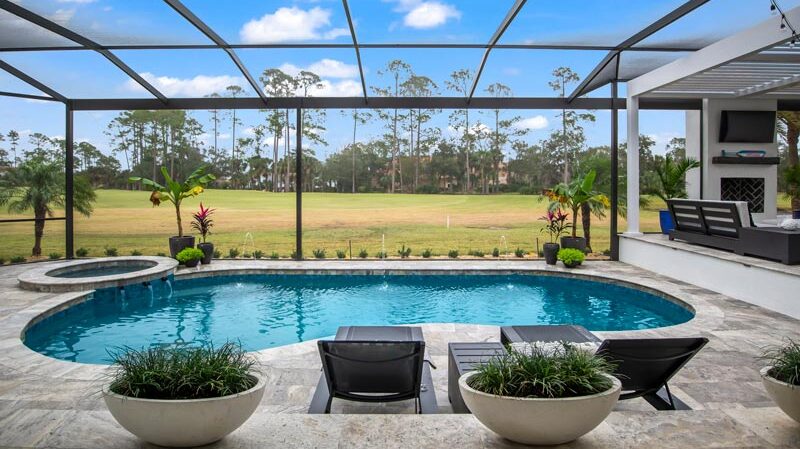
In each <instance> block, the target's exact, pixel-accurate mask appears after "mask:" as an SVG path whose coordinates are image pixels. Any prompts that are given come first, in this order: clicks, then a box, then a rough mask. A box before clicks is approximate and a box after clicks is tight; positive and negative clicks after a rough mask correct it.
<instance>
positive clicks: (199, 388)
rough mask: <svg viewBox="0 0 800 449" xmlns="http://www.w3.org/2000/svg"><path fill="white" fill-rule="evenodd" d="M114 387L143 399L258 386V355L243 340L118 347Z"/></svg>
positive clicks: (218, 394) (201, 395) (213, 394)
mask: <svg viewBox="0 0 800 449" xmlns="http://www.w3.org/2000/svg"><path fill="white" fill-rule="evenodd" d="M110 355H111V357H112V359H113V372H112V374H111V382H110V385H109V390H110V391H111V392H113V393H117V394H120V395H123V396H128V397H134V398H142V399H166V400H175V399H204V398H217V397H222V396H228V395H232V394H236V393H241V392H243V391H246V390H249V389H250V388H253V387H254V386H255V385H256V384H257V379H256V378H255V377H254V376H253V374H252V373H253V372H254V367H255V363H256V362H255V359H254V358H253V357H252V356H250V355H248V354H247V353H246V352H245V351H244V349H242V347H241V345H239V344H237V343H231V342H229V343H225V344H224V345H222V346H219V347H215V346H213V345H211V344H208V345H203V346H159V347H154V348H144V349H133V348H129V347H124V348H121V349H119V350H117V351H115V352H112V353H111V354H110Z"/></svg>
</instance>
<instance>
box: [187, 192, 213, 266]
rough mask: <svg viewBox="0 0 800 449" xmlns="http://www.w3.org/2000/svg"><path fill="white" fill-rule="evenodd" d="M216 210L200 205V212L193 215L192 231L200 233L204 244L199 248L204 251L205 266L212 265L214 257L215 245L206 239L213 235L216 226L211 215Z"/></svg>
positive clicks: (203, 260)
mask: <svg viewBox="0 0 800 449" xmlns="http://www.w3.org/2000/svg"><path fill="white" fill-rule="evenodd" d="M215 210H216V209H211V208H204V207H203V203H202V202H201V203H200V210H199V211H198V212H195V213H194V214H192V229H194V230H195V231H197V232H199V233H200V239H201V240H202V241H203V243H200V244H198V245H197V247H198V248H199V249H200V250H201V251H203V259H201V261H202V262H203V265H207V264H210V263H211V258H212V257H214V244H213V243H208V242H206V237H208V235H209V234H211V228H212V227H213V226H214V220H212V219H211V215H212V214H213V213H214V211H215Z"/></svg>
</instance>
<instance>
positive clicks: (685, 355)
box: [597, 337, 708, 410]
mask: <svg viewBox="0 0 800 449" xmlns="http://www.w3.org/2000/svg"><path fill="white" fill-rule="evenodd" d="M706 343H708V339H707V338H702V337H698V338H637V339H611V340H605V341H603V343H602V344H601V345H600V347H599V348H598V349H597V354H599V355H603V356H605V357H607V358H608V359H609V360H610V361H612V362H613V363H614V364H616V365H617V369H616V372H615V373H614V375H615V376H617V378H619V380H620V382H622V395H620V397H619V398H620V400H624V399H633V398H639V397H640V398H642V399H644V400H645V401H647V402H648V403H650V405H652V406H653V407H655V408H656V409H657V410H691V407H689V406H688V405H686V404H685V403H683V402H682V401H681V400H679V399H678V398H676V397H674V396H672V393H671V392H670V391H669V385H667V382H669V380H670V379H672V377H673V376H674V375H675V374H676V373H677V372H678V371H680V370H681V368H683V366H684V365H686V363H687V362H689V360H691V359H692V357H694V356H695V354H697V353H698V352H699V351H700V349H702V348H703V346H705V345H706Z"/></svg>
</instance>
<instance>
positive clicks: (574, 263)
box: [564, 262, 581, 268]
mask: <svg viewBox="0 0 800 449" xmlns="http://www.w3.org/2000/svg"><path fill="white" fill-rule="evenodd" d="M580 264H581V263H580V262H572V263H566V262H564V266H565V267H567V268H575V267H577V266H578V265H580Z"/></svg>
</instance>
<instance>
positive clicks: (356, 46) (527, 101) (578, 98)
mask: <svg viewBox="0 0 800 449" xmlns="http://www.w3.org/2000/svg"><path fill="white" fill-rule="evenodd" d="M719 1H722V0H716V2H717V3H718V2H719ZM164 2H165V3H166V4H167V5H168V6H169V7H171V9H172V10H174V12H175V13H176V14H178V15H179V16H180V17H182V20H185V21H186V22H188V23H189V24H191V25H192V26H193V27H194V28H196V29H197V30H198V31H199V32H201V33H202V34H203V35H204V36H205V37H206V38H207V40H208V42H207V43H204V44H169V43H163V44H146V45H141V44H133V43H131V44H122V45H120V44H114V45H109V44H105V43H103V42H98V41H96V40H93V39H91V38H89V37H87V35H86V34H85V33H82V32H81V30H76V29H73V28H72V27H70V26H69V24H68V23H58V21H57V20H55V19H53V18H48V17H46V15H43V14H41V13H39V12H35V11H34V9H35V8H28V7H25V6H24V4H20V3H18V2H15V1H11V0H0V9H2V11H0V12H2V14H0V25H1V24H2V23H3V22H2V21H3V20H9V19H13V20H19V19H22V20H23V21H25V23H26V24H29V26H30V30H31V31H34V30H35V31H37V32H43V33H46V34H47V35H51V36H56V37H58V41H59V42H63V41H64V40H67V41H68V42H70V45H63V43H61V44H54V43H51V42H50V41H49V40H47V39H43V40H42V42H39V41H38V40H37V41H36V42H33V41H30V42H25V37H22V38H20V36H10V35H9V32H8V30H10V29H11V28H8V27H7V31H6V32H5V33H4V32H3V31H2V27H0V69H2V70H4V71H5V72H7V73H9V74H10V75H13V76H14V77H16V78H18V79H19V80H22V81H24V82H25V83H27V84H28V85H30V86H32V87H34V88H35V89H37V90H39V91H41V92H42V93H43V95H33V94H27V93H18V92H0V96H8V97H18V98H27V99H35V100H44V101H53V102H60V103H63V104H64V106H65V110H66V117H65V124H66V128H65V138H66V162H65V164H66V167H65V168H66V208H65V217H63V218H53V219H61V220H66V255H67V257H69V258H72V257H73V254H74V248H73V237H74V227H73V169H74V164H73V153H74V149H73V113H74V111H96V110H154V109H187V110H190V109H289V108H291V109H296V110H297V123H298V126H297V137H296V145H297V151H296V155H297V158H296V166H295V182H296V183H297V185H301V183H302V178H301V177H302V157H301V155H302V135H301V134H302V132H301V129H302V123H301V121H302V110H303V109H355V108H373V109H395V108H397V109H407V108H436V109H555V110H560V109H591V110H608V111H611V129H610V136H611V139H610V142H611V159H612V162H611V177H612V183H611V186H612V187H611V192H610V193H611V226H610V232H611V255H612V259H617V258H618V240H617V215H618V214H617V200H618V197H619V192H618V189H617V185H618V181H619V174H618V149H619V145H618V144H619V141H618V120H617V116H618V113H617V112H618V111H619V110H621V109H626V108H628V109H629V114H628V116H629V127H628V141H629V142H631V149H632V150H633V151H628V177H629V179H630V181H629V182H628V202H629V205H630V202H631V201H632V199H633V198H638V178H637V177H634V178H631V175H632V174H635V175H636V176H638V154H636V151H635V150H636V149H637V148H638V126H631V125H632V124H633V125H636V123H631V119H630V117H632V116H636V114H637V113H638V110H639V109H658V110H699V109H701V107H702V101H701V99H702V98H703V95H705V91H702V90H697V89H700V88H701V87H706V86H708V85H709V84H714V83H715V82H717V83H718V85H719V86H725V87H726V88H727V87H731V86H729V84H727V83H726V81H727V80H728V79H729V78H734V79H736V80H737V81H741V82H742V83H744V84H742V85H737V86H735V87H736V89H735V90H734V92H735V93H744V94H745V95H774V93H775V92H794V93H795V94H800V89H797V88H796V87H793V86H794V85H796V84H797V83H800V65H798V64H797V62H798V59H797V53H794V52H793V50H792V51H788V50H787V51H784V50H785V49H786V47H782V46H781V45H783V44H785V43H786V42H788V41H789V40H791V39H792V38H793V36H794V34H786V33H784V34H782V35H780V36H779V37H780V38H776V36H775V33H774V32H772V33H770V38H769V39H767V40H757V41H755V42H747V41H746V38H742V39H741V40H742V43H744V44H748V46H746V50H745V51H744V53H747V54H746V55H744V57H745V60H743V61H741V62H740V61H736V62H735V64H749V65H748V67H755V65H753V64H756V65H757V64H761V65H764V66H765V69H764V70H763V73H762V72H759V75H763V76H760V77H752V78H743V77H740V76H738V74H739V72H738V69H739V67H738V66H737V65H733V66H729V65H725V67H720V66H722V65H723V64H726V63H727V62H729V60H730V59H731V55H730V53H721V54H717V53H716V51H717V50H716V48H718V47H714V45H717V44H714V45H712V46H711V47H708V48H703V46H702V45H698V44H692V43H688V44H687V43H683V44H681V45H655V46H654V45H646V44H643V42H646V40H647V39H648V38H649V37H651V36H653V35H654V34H656V33H658V32H659V31H661V30H663V29H665V28H667V27H668V26H670V25H672V24H674V23H676V22H678V21H680V20H681V19H684V18H686V17H691V14H692V13H693V12H695V11H696V10H698V8H701V7H703V6H704V5H706V4H708V3H713V2H711V1H710V0H688V1H685V2H682V3H679V4H677V7H676V8H674V9H673V10H672V11H670V12H669V13H667V14H665V15H664V16H662V17H660V18H658V19H657V20H655V21H653V22H652V23H650V24H649V25H647V26H644V27H643V28H641V29H640V30H639V31H638V32H636V33H633V34H632V35H630V36H629V37H628V38H627V39H624V40H622V41H621V42H619V43H618V44H616V45H596V44H591V43H588V44H567V43H564V44H557V43H521V44H503V43H501V42H500V40H501V37H502V36H503V34H504V33H505V32H506V31H507V29H508V28H509V26H510V25H511V24H512V23H513V21H514V20H515V18H517V17H518V15H519V14H520V12H521V11H522V10H523V8H524V7H525V6H526V3H527V2H526V0H515V1H514V2H513V5H512V6H511V7H510V9H509V10H508V12H507V13H506V15H505V17H504V18H503V19H502V21H501V22H500V23H498V24H497V28H496V31H495V32H494V33H493V35H492V36H491V38H490V39H489V40H488V42H486V43H483V44H469V43H452V42H438V43H436V42H434V43H364V42H361V41H360V40H359V39H358V33H357V27H356V25H355V24H354V20H353V16H352V14H351V7H350V4H349V3H348V0H342V4H341V6H342V8H343V11H344V14H345V17H346V19H347V24H348V27H349V33H350V37H351V40H352V43H263V44H233V43H229V42H227V41H226V40H225V39H223V37H221V36H220V35H219V34H218V33H217V32H215V30H214V29H212V28H211V27H210V26H209V25H208V24H207V23H206V22H204V21H203V20H202V19H201V18H200V17H198V16H197V15H196V14H195V13H194V12H193V11H192V10H191V9H189V8H188V7H187V6H186V5H185V4H183V3H182V2H181V1H180V0H164ZM530 3H535V2H530ZM770 5H775V6H776V7H777V6H778V5H777V4H776V3H775V2H774V1H769V2H767V1H766V0H765V4H764V7H765V8H768V7H769V6H770ZM529 7H534V5H530V6H529ZM778 19H780V20H782V21H783V20H784V19H783V18H781V17H778V18H776V19H774V20H771V21H769V22H767V23H765V24H762V25H759V27H762V28H763V29H764V30H772V29H773V28H775V29H777V28H778V22H777V20H778ZM786 19H788V21H790V22H791V23H800V11H798V10H797V9H795V10H792V11H790V12H788V13H786ZM781 23H783V22H781ZM759 30H761V29H759ZM772 31H775V30H772ZM756 33H760V31H756ZM31 36H34V34H31ZM34 40H35V39H34ZM20 41H22V43H20ZM767 41H769V42H767ZM732 45H733V44H726V45H725V46H724V47H725V48H726V49H728V48H730V47H731V46H732ZM253 48H256V49H309V48H311V49H351V50H352V51H353V52H354V55H355V59H356V61H357V64H358V70H359V77H360V84H361V90H362V95H361V96H358V97H280V98H278V97H269V96H267V94H266V92H265V91H264V89H263V88H262V86H260V85H259V83H258V82H257V81H256V79H255V78H254V77H253V75H252V74H251V73H250V71H249V70H248V68H247V67H246V65H245V64H243V62H242V61H241V59H240V58H239V55H238V54H237V50H240V49H253ZM377 48H383V49H416V50H418V51H425V50H428V49H454V50H456V49H482V50H483V55H482V57H481V58H480V60H477V61H475V67H476V69H475V72H474V73H475V75H474V78H473V79H472V83H471V88H470V90H469V94H468V95H465V96H463V97H372V96H370V95H368V89H367V82H366V80H365V76H364V67H363V65H362V55H361V50H363V49H377ZM193 49H215V50H221V51H224V52H225V53H226V54H227V56H228V57H229V58H230V60H231V61H232V62H233V63H234V65H235V66H236V67H237V69H238V70H239V71H240V72H241V75H242V76H243V78H244V79H245V80H246V81H247V83H248V84H249V85H250V87H252V89H253V90H254V91H255V92H256V93H257V96H255V97H239V98H226V97H216V98H210V97H203V98H176V97H169V96H167V95H165V94H164V93H162V92H160V91H159V89H158V88H156V87H155V86H153V85H152V84H151V83H150V82H148V81H147V80H146V79H145V78H144V77H143V76H142V75H141V74H139V73H137V72H136V71H135V70H134V69H133V68H131V67H130V66H129V65H127V64H126V63H125V62H124V60H123V59H122V58H120V57H119V56H118V55H117V54H116V53H115V52H116V51H121V50H125V51H129V50H193ZM75 50H83V51H93V52H96V53H98V54H99V55H101V56H102V57H104V58H105V59H106V60H108V61H109V62H111V63H112V64H113V65H114V66H116V67H117V68H118V69H119V70H120V71H122V72H124V74H125V75H126V76H127V77H129V78H130V79H131V80H133V81H134V82H135V83H137V84H138V85H139V86H141V87H142V88H144V89H145V90H146V91H147V92H148V93H149V95H150V98H70V97H68V96H66V95H64V94H63V93H60V92H58V91H57V90H56V89H54V88H53V87H52V86H49V85H47V84H46V83H43V82H41V81H40V80H38V79H37V77H36V74H32V73H25V72H24V71H22V70H20V69H19V68H18V67H15V66H14V65H12V64H9V63H8V62H6V61H5V60H3V59H2V56H1V55H2V54H3V53H10V52H36V51H62V52H69V51H75ZM493 50H518V51H520V52H521V55H525V54H530V53H527V52H536V51H545V50H568V51H578V52H580V51H598V50H601V51H607V54H606V56H605V57H603V58H602V60H601V61H600V62H599V63H598V64H597V65H596V67H594V69H593V70H591V71H590V72H589V73H587V74H585V76H584V77H583V81H582V82H581V83H580V84H579V85H578V86H577V87H576V88H575V89H574V90H573V91H572V92H571V93H569V94H568V95H566V96H565V97H564V98H561V97H505V98H495V97H491V98H490V97H481V96H476V90H477V87H478V83H479V81H480V79H481V75H482V74H483V72H484V68H485V67H486V64H487V61H488V59H489V56H490V54H491V52H492V51H493ZM637 52H647V53H660V54H665V55H682V54H685V53H689V56H687V57H686V58H684V59H685V60H691V61H694V60H697V61H698V65H697V66H696V67H692V68H691V73H689V72H688V71H687V72H686V75H685V76H680V77H674V76H673V78H675V79H672V80H670V83H669V85H667V83H665V82H664V80H665V79H666V78H663V77H662V76H661V75H660V74H661V73H663V72H664V71H665V70H669V71H670V73H671V74H672V73H673V72H674V71H673V70H672V69H668V68H667V67H673V68H674V67H678V68H681V70H683V66H684V64H685V62H683V61H684V59H681V60H678V61H676V62H672V63H671V64H669V65H668V66H666V67H664V68H662V69H656V70H655V71H653V72H652V73H650V74H646V73H647V72H649V71H650V70H652V69H653V67H651V66H648V65H647V64H644V65H641V66H637V65H636V64H631V65H625V63H624V62H623V61H624V57H625V55H629V54H636V53H637ZM709 55H712V56H714V57H715V58H716V59H715V58H709V57H708V56H709ZM738 56H742V55H737V57H738ZM692 58H694V59H692ZM748 58H749V59H748ZM673 59H674V57H673ZM789 71H791V73H790V74H789V76H790V79H788V80H787V79H786V76H785V75H786V73H788V72H789ZM701 72H702V73H701ZM709 74H710V75H712V76H710V77H709ZM637 77H638V78H637ZM696 77H699V78H696ZM722 77H724V78H722ZM633 78H636V79H635V80H633V81H631V80H632V79H633ZM647 80H656V81H655V82H653V83H651V84H646V82H647ZM687 80H689V81H687ZM709 80H710V81H709ZM87 81H88V80H87ZM628 81H630V83H629V85H628V91H627V97H628V98H627V100H626V99H625V98H620V97H619V95H618V83H620V82H628ZM748 82H749V83H750V84H747V83H748ZM765 83H766V84H765ZM608 85H610V86H611V89H610V90H611V94H610V96H608V97H587V96H586V95H587V94H589V93H590V92H593V91H595V90H597V89H599V88H600V87H604V86H608ZM676 89H678V90H680V91H676ZM726 92H727V91H726ZM798 100H800V97H799V98H798ZM798 100H792V99H788V100H782V101H781V102H780V108H781V109H783V110H798V109H800V101H798ZM631 112H633V114H631ZM633 130H635V133H634V131H633ZM631 136H633V137H631ZM632 155H634V156H633V157H632ZM632 162H635V164H636V172H635V173H632V172H631V169H632V167H631V163H632ZM632 189H635V192H634V191H632ZM295 190H296V204H297V205H296V213H297V220H296V251H297V257H298V258H302V190H301V189H300V188H297V189H295ZM628 213H629V220H628V222H629V231H631V230H633V231H638V224H637V225H636V228H631V227H630V226H631V225H630V223H631V221H634V220H635V221H636V222H637V223H638V208H631V207H628ZM5 221H9V220H5ZM15 221H34V220H33V219H30V220H27V219H24V220H15Z"/></svg>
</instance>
